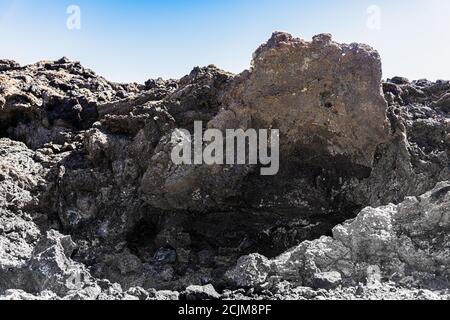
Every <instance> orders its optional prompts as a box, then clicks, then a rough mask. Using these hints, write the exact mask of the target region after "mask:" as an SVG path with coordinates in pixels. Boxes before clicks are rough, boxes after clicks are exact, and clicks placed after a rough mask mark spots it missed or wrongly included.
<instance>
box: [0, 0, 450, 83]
mask: <svg viewBox="0 0 450 320" xmlns="http://www.w3.org/2000/svg"><path fill="white" fill-rule="evenodd" d="M69 5H77V6H79V7H80V9H81V29H80V30H69V29H68V28H67V27H66V20H67V18H68V17H69V15H68V14H67V13H66V9H67V7H68V6H69ZM372 5H376V6H378V7H379V8H380V10H381V14H380V19H379V21H380V24H379V26H380V28H379V29H373V28H369V27H368V26H367V20H368V19H369V18H370V14H369V13H368V12H367V9H368V8H369V7H370V6H372ZM449 14H450V1H448V0H396V1H392V0H378V1H377V0H370V1H366V0H315V1H313V0H309V1H307V0H147V1H145V0H127V1H124V0H123V1H121V0H71V1H66V0H58V1H55V0H0V57H1V58H10V59H14V60H16V61H18V62H20V63H21V64H29V63H33V62H36V61H38V60H53V59H58V58H60V57H62V56H68V57H69V58H71V59H74V60H79V61H81V62H82V63H83V64H84V65H85V66H87V67H90V68H92V69H94V70H95V71H96V72H97V73H99V74H101V75H103V76H105V77H107V78H108V79H110V80H113V81H118V82H131V81H137V82H143V81H145V80H146V79H149V78H155V77H163V78H178V77H181V76H183V75H185V74H187V73H189V71H190V70H191V69H192V68H193V67H194V66H197V65H199V66H203V65H208V64H211V63H213V64H216V65H217V66H219V67H221V68H223V69H225V70H228V71H232V72H235V73H238V72H241V71H242V70H244V69H246V68H248V67H249V63H250V60H251V56H252V53H253V51H254V50H255V49H256V48H257V47H258V46H259V45H260V44H261V43H263V42H265V41H266V40H267V39H268V38H269V37H270V35H271V33H272V31H275V30H280V31H288V32H290V33H292V34H294V35H295V36H298V37H301V38H304V39H310V38H311V37H312V36H313V35H315V34H318V33H322V32H330V33H332V34H333V37H334V39H336V40H338V41H341V42H364V43H368V44H370V45H372V46H374V47H375V48H376V49H378V50H379V52H380V54H381V55H382V58H383V65H384V77H392V76H395V75H401V76H406V77H408V78H411V79H417V78H429V79H431V80H436V79H450V62H449V57H450V19H449V18H448V16H449Z"/></svg>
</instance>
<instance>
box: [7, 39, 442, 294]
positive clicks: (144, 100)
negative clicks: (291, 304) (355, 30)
mask: <svg viewBox="0 0 450 320" xmlns="http://www.w3.org/2000/svg"><path fill="white" fill-rule="evenodd" d="M449 96H450V82H449V81H438V82H436V83H432V82H429V81H426V80H418V81H413V82H410V81H409V80H407V79H404V78H394V79H390V80H387V81H386V82H382V80H381V60H380V57H379V55H378V53H377V52H376V51H375V50H374V49H372V48H370V47H368V46H366V45H362V44H350V45H347V44H338V43H336V42H334V41H332V39H331V36H330V35H328V34H323V35H318V36H316V37H314V39H313V41H312V42H307V41H304V40H301V39H296V38H293V37H292V36H291V35H289V34H285V33H279V32H278V33H274V34H273V36H272V37H271V39H270V40H269V41H268V42H267V43H266V44H264V45H262V46H261V47H260V48H259V49H258V50H257V51H256V52H255V54H254V58H253V63H252V68H251V69H250V70H246V71H244V72H242V73H241V74H239V75H233V74H231V73H227V72H224V71H222V70H220V69H218V68H217V67H215V66H208V67H204V68H199V67H197V68H195V69H194V70H193V71H192V72H191V73H190V74H189V75H187V76H186V77H184V78H182V79H179V80H162V79H157V80H149V81H147V82H146V83H145V84H117V83H111V82H109V81H107V80H106V79H104V78H102V77H100V76H97V75H96V74H95V73H94V72H93V71H91V70H88V69H85V68H83V67H82V66H81V65H80V63H78V62H72V61H70V60H68V59H67V58H62V59H61V60H59V61H55V62H50V61H44V62H39V63H36V64H33V65H29V66H25V67H22V66H20V65H18V64H17V63H15V62H14V61H10V60H0V191H1V193H0V296H3V297H4V298H6V299H59V298H66V299H141V300H146V299H179V298H181V299H189V300H191V299H204V298H206V299H208V298H214V299H216V298H219V297H221V298H224V299H228V298H238V299H252V298H260V297H265V298H269V299H283V298H288V299H302V298H306V299H313V298H338V299H348V298H355V297H357V298H368V299H377V298H386V297H388V298H418V299H437V298H448V296H449V295H448V289H449V280H450V274H449V273H448V269H449V264H450V261H449V257H450V241H449V238H448V234H449V228H450V224H449V212H450V207H449V206H450V184H449V182H448V181H450V161H449V159H450V132H449V128H450V118H449V106H450V104H449V102H450V99H449ZM194 121H203V123H204V124H205V128H204V129H206V128H214V129H219V130H226V129H243V130H246V129H249V128H254V129H260V128H262V129H271V128H274V129H279V130H280V148H281V149H280V157H281V158H280V172H279V173H278V174H277V175H275V176H261V175H260V174H259V172H260V171H259V169H260V168H259V167H258V166H257V165H213V166H209V165H195V166H194V165H175V164H174V163H173V162H172V161H171V158H170V154H171V151H172V147H173V141H172V139H171V137H172V134H173V133H174V132H176V131H177V130H178V129H186V130H189V131H190V132H192V133H193V129H194ZM429 190H432V191H429ZM211 284H212V285H213V286H214V288H213V287H212V286H211ZM422 288H424V289H426V290H422ZM242 289H245V290H242ZM216 290H217V291H218V292H221V293H222V294H221V296H220V295H219V294H218V293H217V292H216ZM446 290H447V291H446ZM180 292H181V294H180Z"/></svg>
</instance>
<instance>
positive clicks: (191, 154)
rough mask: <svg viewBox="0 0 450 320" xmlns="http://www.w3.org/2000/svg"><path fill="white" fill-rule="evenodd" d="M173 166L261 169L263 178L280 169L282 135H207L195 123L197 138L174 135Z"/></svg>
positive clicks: (252, 131)
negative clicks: (225, 166)
mask: <svg viewBox="0 0 450 320" xmlns="http://www.w3.org/2000/svg"><path fill="white" fill-rule="evenodd" d="M172 144H173V145H174V147H173V149H172V153H171V158H172V162H173V163H174V164H176V165H225V164H226V165H261V175H263V176H271V175H276V174H277V173H278V171H279V168H280V160H279V159H280V146H279V145H280V132H279V130H274V129H270V130H268V129H260V130H255V129H248V130H245V131H244V130H243V129H227V130H225V132H223V131H221V130H218V129H207V130H205V131H203V123H202V122H201V121H196V122H195V123H194V135H193V136H192V135H191V133H190V132H189V131H188V130H184V129H177V130H175V131H174V132H173V134H172Z"/></svg>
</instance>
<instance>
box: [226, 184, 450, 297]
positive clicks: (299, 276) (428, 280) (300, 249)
mask: <svg viewBox="0 0 450 320" xmlns="http://www.w3.org/2000/svg"><path fill="white" fill-rule="evenodd" d="M449 230H450V182H443V183H439V184H438V185H437V186H436V187H435V188H434V189H433V190H432V191H430V192H428V193H426V194H424V195H422V196H420V197H408V198H407V199H406V200H405V201H404V202H402V203H401V204H399V205H394V204H390V205H388V206H384V207H379V208H371V207H368V208H366V209H364V210H363V211H362V212H361V213H360V214H359V215H358V216H357V218H356V219H354V220H349V221H347V222H345V223H344V224H342V225H338V226H336V227H335V228H334V229H333V237H332V238H331V237H322V238H320V239H318V240H314V241H307V242H304V243H302V244H300V245H299V246H297V247H295V248H293V249H291V250H289V251H287V252H286V253H284V254H282V255H280V256H278V257H276V258H274V259H272V260H268V259H267V258H265V257H262V256H248V257H243V258H241V259H240V260H239V261H238V263H237V265H236V267H235V268H234V269H231V270H230V271H229V272H228V273H227V274H226V276H227V278H228V279H229V280H230V281H231V282H233V283H234V284H235V285H236V286H238V287H258V286H262V287H268V286H269V287H270V286H274V285H276V284H278V283H280V282H283V281H288V282H290V283H293V284H294V285H295V286H309V287H315V288H318V287H319V288H323V289H334V288H336V287H337V286H340V285H345V286H357V285H358V283H370V282H373V281H375V282H381V281H389V280H391V281H394V282H396V283H402V284H405V285H407V284H408V285H410V286H412V287H428V288H432V289H446V288H448V287H449V284H450V273H449V272H448V266H449V264H450V260H449V259H450V251H449V250H450V247H449V243H450V241H449Z"/></svg>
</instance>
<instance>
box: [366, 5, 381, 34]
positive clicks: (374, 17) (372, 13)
mask: <svg viewBox="0 0 450 320" xmlns="http://www.w3.org/2000/svg"><path fill="white" fill-rule="evenodd" d="M367 14H368V17H367V21H366V26H367V28H369V29H370V30H381V8H380V6H377V5H371V6H369V7H368V8H367Z"/></svg>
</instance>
